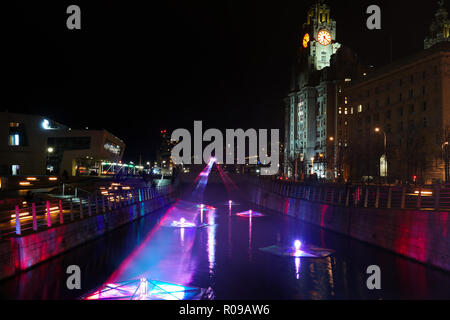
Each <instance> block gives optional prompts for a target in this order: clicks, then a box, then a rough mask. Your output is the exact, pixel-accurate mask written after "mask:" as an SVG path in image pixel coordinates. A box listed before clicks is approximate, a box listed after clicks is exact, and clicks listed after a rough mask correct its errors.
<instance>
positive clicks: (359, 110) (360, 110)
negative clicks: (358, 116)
mask: <svg viewBox="0 0 450 320" xmlns="http://www.w3.org/2000/svg"><path fill="white" fill-rule="evenodd" d="M362 109H363V107H362V104H360V105H359V106H358V112H362Z"/></svg>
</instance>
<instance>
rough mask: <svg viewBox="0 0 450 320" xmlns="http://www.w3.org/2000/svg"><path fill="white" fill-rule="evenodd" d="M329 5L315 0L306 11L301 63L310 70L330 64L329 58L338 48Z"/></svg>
mask: <svg viewBox="0 0 450 320" xmlns="http://www.w3.org/2000/svg"><path fill="white" fill-rule="evenodd" d="M330 11H331V10H330V7H329V6H328V5H327V4H326V3H325V2H324V1H323V0H317V1H316V3H315V4H313V5H312V6H311V7H310V8H309V10H308V13H307V16H306V22H305V23H304V24H303V28H302V57H301V59H302V63H306V64H307V67H308V69H312V70H310V71H315V70H322V69H323V68H325V67H328V66H330V58H331V56H332V55H333V54H334V53H336V51H337V50H338V49H339V47H340V44H339V43H337V42H336V21H335V20H333V19H332V18H331V15H330Z"/></svg>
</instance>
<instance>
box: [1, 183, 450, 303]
mask: <svg viewBox="0 0 450 320" xmlns="http://www.w3.org/2000/svg"><path fill="white" fill-rule="evenodd" d="M229 198H230V197H229V196H228V195H227V192H226V190H225V188H224V187H223V186H220V185H208V186H207V187H206V189H205V191H204V194H203V202H204V203H205V205H208V206H212V207H215V208H216V209H215V210H212V209H209V208H208V207H205V210H203V211H202V213H201V214H199V213H198V212H199V210H197V209H196V210H193V209H192V208H193V207H196V206H197V205H198V203H190V202H187V201H184V200H181V199H180V201H178V202H177V204H176V205H175V206H173V207H171V208H165V209H163V210H159V211H157V212H154V213H153V214H150V215H148V216H146V217H144V218H142V219H140V220H137V221H135V222H133V223H130V224H128V225H125V226H123V227H121V228H119V229H117V230H115V231H113V232H110V233H108V234H107V235H105V236H103V237H101V238H98V239H96V240H94V241H91V242H89V243H87V244H85V245H83V246H80V247H77V248H75V249H73V250H71V251H69V252H67V253H65V254H63V255H61V256H58V257H56V258H54V259H52V260H49V261H47V262H45V263H42V264H40V265H38V266H36V267H35V268H33V269H31V270H29V271H27V272H24V273H22V274H20V275H17V276H15V277H13V278H9V279H6V280H4V281H1V282H0V297H1V298H3V299H77V298H79V297H80V296H82V295H84V294H86V293H88V292H90V291H92V290H94V289H95V288H97V287H99V286H101V285H102V284H104V283H105V282H117V281H124V280H130V279H138V278H141V277H147V278H149V279H155V280H161V281H168V282H173V283H179V284H183V285H190V286H195V287H202V288H206V287H211V288H212V290H213V292H214V295H215V298H216V299H450V290H449V289H448V288H450V273H447V272H444V271H441V270H438V269H435V268H431V267H427V266H424V265H422V264H419V263H417V262H414V261H412V260H409V259H405V258H403V257H401V256H399V255H396V254H393V253H390V252H388V251H386V250H383V249H380V248H376V247H374V246H371V245H368V244H365V243H362V242H359V241H356V240H353V239H351V238H348V237H345V236H342V235H339V234H336V233H334V232H330V231H327V230H324V229H320V228H318V227H316V226H313V225H310V224H307V223H304V222H301V221H299V220H296V219H293V218H290V217H287V216H282V215H279V214H277V213H274V212H271V211H268V210H262V209H259V208H255V207H254V206H252V205H251V204H250V203H249V202H247V201H246V199H245V196H244V197H241V198H240V199H239V198H235V199H233V205H232V207H231V215H230V211H229V206H228V200H229ZM249 209H252V210H254V211H257V212H260V213H262V214H263V215H264V216H262V217H255V218H252V219H249V218H246V217H241V216H236V215H235V214H236V213H237V212H242V211H246V210H249ZM199 215H200V216H199ZM181 218H183V219H186V221H191V220H192V221H194V220H195V221H199V219H200V220H201V221H203V222H205V223H207V224H209V225H210V226H207V227H203V228H174V227H171V225H170V224H171V222H173V221H179V219H181ZM297 239H298V240H301V242H302V243H303V244H311V245H315V246H318V247H322V248H329V249H333V250H335V253H334V254H333V255H332V256H330V257H327V258H321V259H312V258H300V259H298V260H296V259H294V258H291V257H283V256H276V255H272V254H270V253H267V252H263V251H261V250H259V249H260V248H263V247H267V246H271V245H290V244H292V243H293V242H294V241H295V240H297ZM69 265H78V266H79V267H80V269H81V274H82V281H81V284H82V288H81V290H68V289H67V287H66V279H67V277H68V275H67V274H66V268H67V267H68V266H69ZM370 265H378V266H379V267H380V269H381V286H382V288H381V290H369V289H367V286H366V280H367V278H368V276H369V275H367V274H366V269H367V267H368V266H370Z"/></svg>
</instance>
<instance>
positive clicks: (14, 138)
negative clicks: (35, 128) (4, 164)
mask: <svg viewBox="0 0 450 320" xmlns="http://www.w3.org/2000/svg"><path fill="white" fill-rule="evenodd" d="M9 145H10V146H20V135H19V134H18V133H13V134H10V135H9Z"/></svg>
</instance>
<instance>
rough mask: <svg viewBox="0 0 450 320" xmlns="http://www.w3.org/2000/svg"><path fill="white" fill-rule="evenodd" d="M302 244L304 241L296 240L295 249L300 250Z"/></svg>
mask: <svg viewBox="0 0 450 320" xmlns="http://www.w3.org/2000/svg"><path fill="white" fill-rule="evenodd" d="M301 246H302V243H301V241H300V240H295V241H294V249H295V250H296V251H298V250H300V248H301Z"/></svg>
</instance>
